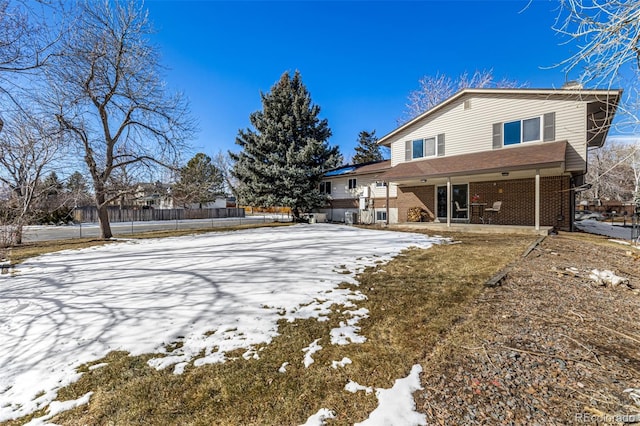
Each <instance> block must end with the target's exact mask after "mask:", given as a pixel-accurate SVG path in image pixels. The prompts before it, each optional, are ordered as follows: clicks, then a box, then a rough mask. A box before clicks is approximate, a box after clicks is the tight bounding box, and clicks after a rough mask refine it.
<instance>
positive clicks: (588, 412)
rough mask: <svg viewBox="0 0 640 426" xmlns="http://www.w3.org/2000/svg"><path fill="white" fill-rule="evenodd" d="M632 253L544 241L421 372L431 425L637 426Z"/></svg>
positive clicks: (637, 330)
mask: <svg viewBox="0 0 640 426" xmlns="http://www.w3.org/2000/svg"><path fill="white" fill-rule="evenodd" d="M594 238H595V239H596V240H595V242H594V241H593V239H594ZM638 253H640V252H639V251H638V250H637V249H634V248H632V247H630V246H628V245H624V244H620V243H615V242H610V241H608V240H606V239H605V238H602V239H601V240H598V239H597V237H593V238H591V239H590V240H588V241H587V239H581V238H580V237H579V234H578V235H576V234H573V235H570V234H564V235H563V234H561V235H557V236H549V237H546V238H545V239H544V240H543V241H542V242H541V243H540V244H539V245H537V246H536V247H535V248H534V249H533V250H532V251H531V252H530V253H529V254H528V256H527V257H526V258H523V259H522V260H521V261H519V262H518V263H517V264H515V265H513V266H512V268H510V269H509V270H508V272H507V275H506V277H505V279H504V280H502V282H501V285H500V286H497V287H494V288H487V289H486V290H485V292H484V293H483V294H482V295H481V297H480V299H479V300H477V303H475V304H474V306H473V307H471V308H470V309H469V312H468V317H467V318H465V319H464V320H463V321H461V322H460V323H459V324H458V325H457V326H456V327H455V328H454V330H452V332H451V333H449V334H448V335H447V336H446V338H445V339H444V340H443V341H441V343H440V344H439V345H438V346H437V347H436V348H435V349H434V350H433V351H432V352H431V354H430V355H429V358H428V359H427V360H425V362H424V363H423V365H424V366H425V369H424V373H423V374H422V384H423V386H424V391H423V392H422V393H421V394H420V396H419V397H418V400H417V405H418V410H419V411H423V412H426V414H427V421H428V424H467V425H468V424H528V425H547V424H563V425H564V424H598V425H600V424H634V422H637V423H640V398H638V396H640V389H639V388H640V321H639V319H640V318H639V316H638V315H639V313H640V291H639V290H638V289H639V288H640V260H638ZM596 269H597V270H598V272H602V271H609V272H610V274H609V275H607V274H600V275H597V276H596V273H595V271H594V270H596ZM608 276H613V277H617V279H614V280H607V279H606V277H608ZM603 277H605V278H603Z"/></svg>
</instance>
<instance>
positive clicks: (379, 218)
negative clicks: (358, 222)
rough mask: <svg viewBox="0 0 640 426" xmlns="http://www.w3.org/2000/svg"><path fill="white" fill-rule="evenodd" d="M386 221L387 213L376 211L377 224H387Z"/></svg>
mask: <svg viewBox="0 0 640 426" xmlns="http://www.w3.org/2000/svg"><path fill="white" fill-rule="evenodd" d="M386 221H387V211H386V210H376V222H386Z"/></svg>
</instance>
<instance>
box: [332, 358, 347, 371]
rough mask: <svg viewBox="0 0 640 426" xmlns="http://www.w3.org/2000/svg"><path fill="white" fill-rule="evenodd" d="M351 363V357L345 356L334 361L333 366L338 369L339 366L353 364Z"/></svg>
mask: <svg viewBox="0 0 640 426" xmlns="http://www.w3.org/2000/svg"><path fill="white" fill-rule="evenodd" d="M351 363H352V361H351V360H350V359H349V358H347V357H344V358H342V360H341V361H332V362H331V367H333V368H334V369H337V368H338V367H344V366H345V365H347V364H351Z"/></svg>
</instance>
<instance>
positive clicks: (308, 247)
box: [0, 224, 441, 421]
mask: <svg viewBox="0 0 640 426" xmlns="http://www.w3.org/2000/svg"><path fill="white" fill-rule="evenodd" d="M440 241H441V240H439V239H437V238H429V237H427V236H425V235H421V234H411V233H399V232H389V231H376V230H363V229H359V228H354V227H347V226H340V225H328V224H315V225H296V226H290V227H281V228H262V229H253V230H245V231H235V232H225V233H212V234H205V235H198V236H189V237H179V238H167V239H157V240H134V241H123V242H121V243H115V244H110V245H106V246H101V247H94V248H90V249H83V250H74V251H65V252H59V253H53V254H49V255H45V256H41V257H38V258H34V259H31V260H29V261H27V262H25V263H23V264H22V265H20V267H19V268H18V269H17V271H18V272H17V275H16V276H10V275H2V276H1V278H0V340H1V341H2V345H1V346H0V421H4V420H8V419H12V418H16V417H20V416H24V415H26V414H29V413H31V412H33V411H35V410H37V409H39V408H42V407H45V406H47V405H48V404H49V403H51V401H54V400H55V398H56V395H57V390H58V389H60V388H61V387H63V386H65V385H67V384H69V383H71V382H73V381H75V380H77V379H78V378H79V374H78V373H76V368H77V367H78V366H79V365H81V364H84V363H87V362H90V361H94V360H97V359H100V358H102V357H103V356H105V355H106V354H107V353H109V352H111V351H114V350H122V351H128V352H130V353H131V354H132V355H137V354H143V353H158V354H161V355H160V356H158V357H157V358H154V359H152V360H151V361H150V364H151V365H152V366H154V367H156V368H172V369H173V371H174V372H176V373H177V374H179V373H180V372H181V371H182V370H183V368H184V367H185V366H186V365H188V364H189V363H193V364H194V365H196V366H197V365H202V364H205V363H215V362H222V361H224V360H225V353H226V352H228V351H231V350H236V349H243V350H245V351H246V352H245V357H247V358H248V357H258V356H259V353H258V352H257V351H255V348H256V346H257V345H260V344H266V343H269V342H270V341H271V339H273V337H275V336H276V335H277V321H278V320H280V319H282V318H286V319H288V320H291V321H293V320H295V319H296V318H318V319H319V320H323V318H325V317H326V316H327V315H328V314H329V313H330V312H331V310H332V309H338V308H339V309H341V310H345V309H347V310H352V312H353V313H352V320H350V321H348V323H342V324H341V327H340V328H338V329H334V330H333V331H332V333H331V339H332V340H331V341H332V343H334V344H346V343H354V342H356V343H357V342H361V341H363V340H364V339H366V336H360V335H358V330H359V328H358V326H357V321H358V319H359V318H362V317H364V316H366V315H367V312H363V310H362V309H358V307H357V302H358V300H362V299H363V298H364V295H362V294H361V293H359V292H353V291H349V290H345V289H338V288H337V286H338V284H340V283H341V282H344V281H347V282H354V276H355V274H356V273H358V272H360V271H362V270H363V269H364V268H365V267H367V266H374V265H376V264H377V263H380V262H381V261H382V262H384V261H388V260H389V259H390V258H392V257H393V256H395V255H396V254H398V253H399V252H400V251H401V250H403V249H405V248H407V247H409V246H417V247H422V248H428V247H430V246H431V245H432V244H434V243H438V242H440ZM364 311H366V310H364ZM212 332H213V333H212ZM176 341H181V342H184V344H183V345H182V346H181V347H179V348H178V349H175V350H174V351H173V352H171V353H167V351H166V349H165V347H166V345H168V344H170V343H172V342H176ZM315 350H322V349H321V348H314V349H310V350H309V351H308V353H307V355H308V357H309V358H308V359H307V361H305V362H309V364H311V363H312V362H313V361H312V356H313V351H315ZM203 351H204V354H205V355H204V356H201V354H202V353H203ZM283 368H284V366H283ZM413 386H414V388H415V384H414V385H413ZM87 399H88V398H87ZM409 405H410V404H409ZM396 409H397V408H396ZM415 414H416V413H413V414H411V415H410V416H415ZM376 415H377V416H380V414H379V413H378V414H376Z"/></svg>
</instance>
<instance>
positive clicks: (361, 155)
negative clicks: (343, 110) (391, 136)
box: [353, 130, 384, 164]
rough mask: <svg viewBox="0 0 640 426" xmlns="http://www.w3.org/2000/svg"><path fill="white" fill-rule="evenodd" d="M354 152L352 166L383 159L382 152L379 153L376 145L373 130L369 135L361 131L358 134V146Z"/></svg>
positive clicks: (378, 147) (376, 138)
mask: <svg viewBox="0 0 640 426" xmlns="http://www.w3.org/2000/svg"><path fill="white" fill-rule="evenodd" d="M355 151H356V155H354V156H353V164H360V163H368V162H371V161H380V160H383V159H384V157H383V155H382V151H380V146H379V145H378V137H377V136H376V131H375V130H374V131H373V132H371V133H369V132H367V131H366V130H363V131H361V132H360V133H359V134H358V145H357V146H356V148H355Z"/></svg>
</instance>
